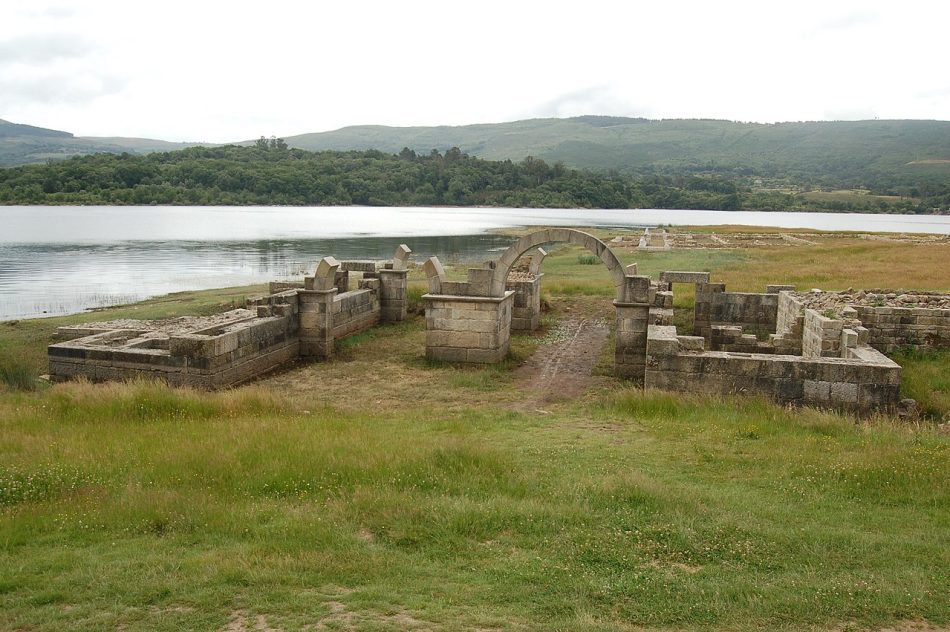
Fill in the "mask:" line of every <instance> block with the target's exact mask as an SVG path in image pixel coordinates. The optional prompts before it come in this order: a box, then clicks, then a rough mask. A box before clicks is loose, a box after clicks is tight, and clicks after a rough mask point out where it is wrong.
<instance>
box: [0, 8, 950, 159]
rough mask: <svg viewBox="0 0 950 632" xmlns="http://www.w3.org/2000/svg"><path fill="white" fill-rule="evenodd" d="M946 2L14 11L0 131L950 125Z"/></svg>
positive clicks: (7, 18)
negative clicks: (633, 119)
mask: <svg viewBox="0 0 950 632" xmlns="http://www.w3.org/2000/svg"><path fill="white" fill-rule="evenodd" d="M948 7H950V3H948V2H946V1H945V0H925V1H917V0H902V1H895V0H889V1H887V2H878V1H876V0H863V1H850V0H848V1H837V0H824V1H822V2H812V1H811V0H795V1H788V0H786V1H783V2H778V1H769V0H759V1H757V2H729V1H728V0H717V1H713V0H706V1H699V2H677V1H675V0H666V1H664V0H657V1H654V2H623V1H622V0H613V1H611V2H602V1H600V0H586V1H583V2H578V1H576V0H575V1H572V2H556V1H547V2H518V1H517V0H505V1H499V2H496V1H494V0H478V1H477V2H464V3H463V2H452V1H451V0H440V1H434V2H416V1H413V0H390V1H388V2H369V1H365V2H364V1H359V0H348V1H338V2H317V1H309V2H304V1H300V2H290V1H283V0H267V1H262V0H255V1H253V2H242V1H231V2H224V1H222V2H210V1H209V2H205V1H202V0H188V1H186V2H184V1H179V0H162V1H161V2H138V1H132V0H122V1H110V0H102V1H99V2H96V1H92V0H73V1H69V2H63V1H60V2H53V1H46V0H25V1H20V0H0V118H3V119H6V120H9V121H13V122H17V123H28V124H31V125H39V126H42V127H52V128H56V129H63V130H67V131H70V132H73V133H75V134H77V135H83V136H104V135H110V136H112V135H114V136H142V137H150V138H161V139H166V140H188V141H202V140H203V141H209V142H225V141H232V140H242V139H249V138H256V137H258V136H261V135H265V136H271V135H276V136H290V135H294V134H300V133H304V132H315V131H325V130H331V129H336V128H339V127H343V126H346V125H360V124H383V125H464V124H468V123H493V122H502V121H511V120H517V119H523V118H533V117H549V116H557V117H565V116H574V115H579V114H613V115H624V116H645V117H649V118H683V117H690V118H698V117H701V118H722V119H731V120H739V121H761V122H774V121H798V120H827V119H866V118H874V117H878V118H929V119H941V120H947V119H950V64H948V61H950V47H948V41H950V8H948Z"/></svg>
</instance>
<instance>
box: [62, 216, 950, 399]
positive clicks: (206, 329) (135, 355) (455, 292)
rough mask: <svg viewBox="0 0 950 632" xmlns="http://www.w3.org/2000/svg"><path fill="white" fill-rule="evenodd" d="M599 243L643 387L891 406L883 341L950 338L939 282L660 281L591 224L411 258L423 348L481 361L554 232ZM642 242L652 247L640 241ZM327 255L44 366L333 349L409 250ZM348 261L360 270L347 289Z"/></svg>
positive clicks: (531, 295) (161, 367) (494, 356)
mask: <svg viewBox="0 0 950 632" xmlns="http://www.w3.org/2000/svg"><path fill="white" fill-rule="evenodd" d="M559 242H561V243H570V244H575V245H579V246H581V247H583V248H586V249H587V250H589V251H590V252H592V253H593V254H595V255H596V256H597V257H598V258H600V260H601V261H602V262H603V263H604V265H605V266H606V268H607V270H608V273H609V274H610V275H611V277H612V279H613V282H614V287H615V290H616V297H615V300H614V301H613V305H614V308H615V309H616V326H615V335H614V338H615V345H616V346H615V350H614V351H615V353H614V357H615V369H614V370H615V374H616V375H617V376H619V377H623V378H626V379H628V380H631V381H632V382H634V383H635V384H638V385H642V386H645V387H648V388H660V389H665V390H673V391H685V392H690V393H713V394H723V395H728V394H734V393H752V394H761V395H765V396H767V397H770V398H771V399H773V400H775V401H778V402H781V403H789V404H807V405H816V406H821V407H833V408H839V409H846V410H852V411H855V412H859V413H866V412H868V411H872V410H886V411H893V410H896V409H898V408H899V407H900V406H901V400H900V383H901V367H900V366H899V365H898V364H897V363H895V362H894V361H893V360H891V359H890V358H888V357H887V356H885V355H884V353H891V352H893V351H896V350H901V349H945V348H950V295H945V294H937V293H920V292H903V291H889V290H867V291H857V292H856V291H852V290H849V291H847V292H822V291H820V290H811V291H809V292H796V291H795V288H794V287H792V286H786V285H770V286H768V287H767V288H766V289H765V291H764V292H762V293H755V292H728V291H726V287H725V285H724V284H722V283H713V282H712V281H711V280H710V274H709V272H692V271H667V272H663V273H661V274H660V276H659V278H658V279H657V280H656V281H653V280H651V279H650V277H648V276H642V275H638V274H637V265H636V264H632V265H630V266H627V267H626V268H625V267H624V266H623V265H622V264H621V263H620V260H619V259H618V258H617V257H616V255H615V254H614V253H613V252H612V251H611V250H610V249H609V248H608V247H607V246H606V244H604V243H603V242H602V241H600V240H599V239H597V238H595V237H593V236H591V235H588V234H586V233H583V232H581V231H577V230H572V229H566V228H556V229H547V230H542V231H538V232H535V233H531V234H529V235H526V236H524V237H522V238H521V239H519V240H518V241H517V242H516V243H515V244H513V245H512V246H511V247H510V248H508V250H506V251H505V252H504V253H503V254H502V255H501V256H500V257H499V258H498V259H497V260H493V261H489V262H487V263H486V264H485V265H484V266H482V267H478V268H471V269H469V270H468V276H467V280H466V281H449V280H448V278H447V276H446V274H445V271H444V269H443V267H442V265H441V263H440V262H439V260H438V258H436V257H431V258H430V259H428V260H427V261H426V262H425V265H424V266H423V269H424V272H425V274H426V277H427V282H428V288H429V292H428V293H427V294H425V295H424V296H423V299H424V301H425V325H426V350H425V353H426V357H427V358H429V359H432V360H439V361H446V362H453V363H472V364H490V363H496V362H500V361H502V360H503V359H505V357H507V355H508V351H509V345H510V336H511V331H512V330H514V331H533V330H535V329H537V328H538V327H539V326H540V315H541V301H540V296H541V294H540V288H541V279H542V277H543V274H542V273H541V263H542V261H543V260H544V257H545V255H546V252H545V251H544V250H543V249H542V248H541V247H540V246H542V245H546V244H550V243H559ZM650 247H652V246H650ZM409 254H410V250H409V248H408V247H406V246H400V248H399V249H398V250H397V251H396V254H395V257H394V259H393V261H392V262H375V261H342V262H340V261H337V260H336V259H334V258H332V257H325V258H324V259H322V260H321V261H320V263H319V264H318V265H317V267H316V270H315V272H314V275H313V276H308V277H306V278H305V279H304V281H303V282H302V283H272V284H271V287H270V291H271V293H270V295H269V296H266V297H263V298H260V299H256V300H254V301H252V302H251V303H250V305H249V307H250V309H239V310H232V311H229V312H225V313H224V314H219V315H217V316H213V317H206V318H183V319H175V320H172V321H165V322H161V323H150V322H148V321H112V322H109V323H92V324H87V325H82V326H77V327H63V328H60V330H59V331H60V335H61V337H63V338H65V339H67V340H66V341H65V342H59V343H57V344H53V345H50V347H49V365H50V375H51V377H52V378H53V379H56V380H64V379H68V378H71V377H79V376H82V377H86V378H88V379H91V380H95V381H102V380H112V379H126V378H132V377H157V378H160V379H163V380H165V381H166V382H168V383H169V384H172V385H189V386H196V387H201V388H220V387H226V386H231V385H235V384H240V383H242V382H246V381H248V380H251V379H254V378H255V377H258V376H260V375H261V374H263V373H265V372H267V371H270V370H272V369H274V368H276V367H278V366H281V365H282V364H284V363H286V362H288V361H291V360H294V359H296V358H298V357H302V358H315V359H326V358H329V357H332V355H333V350H334V343H335V341H336V340H339V339H341V338H343V337H345V336H348V335H352V334H354V333H357V332H360V331H364V330H366V329H367V328H369V327H373V326H375V325H377V324H379V323H391V322H399V321H402V320H404V319H405V318H406V310H407V299H406V297H407V278H406V277H407V272H408V271H407V261H408V256H409ZM351 275H358V277H359V278H358V279H356V289H353V290H350V289H349V288H350V286H351V285H352V283H351V278H350V276H351ZM684 284H685V285H688V286H691V287H692V291H693V292H694V293H695V307H694V312H693V328H692V331H690V332H686V333H680V332H678V331H677V329H676V327H675V326H674V325H673V292H674V287H675V286H682V285H684Z"/></svg>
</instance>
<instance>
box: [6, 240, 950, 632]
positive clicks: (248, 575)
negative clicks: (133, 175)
mask: <svg viewBox="0 0 950 632" xmlns="http://www.w3.org/2000/svg"><path fill="white" fill-rule="evenodd" d="M862 243H869V244H870V248H869V249H867V250H860V249H854V248H852V245H861V244H846V243H842V244H840V247H838V248H833V247H830V246H816V247H804V248H796V249H794V250H792V249H789V250H745V251H711V252H709V251H707V252H703V251H687V252H678V251H673V252H657V253H648V254H645V253H633V252H621V255H622V258H624V260H625V262H630V261H633V260H636V261H638V263H639V264H640V269H641V270H642V271H644V272H645V273H649V274H655V273H656V272H658V271H660V270H663V269H707V268H708V269H711V270H712V271H713V276H714V278H716V279H717V280H724V281H726V282H727V283H728V284H729V286H730V287H731V288H735V289H760V288H762V287H764V285H765V284H766V283H768V282H785V280H786V279H787V278H796V279H801V281H799V282H800V283H801V284H802V285H808V286H809V287H810V286H812V285H820V286H823V287H827V288H836V287H838V288H844V287H848V286H855V287H859V286H862V285H894V284H893V283H888V282H886V279H883V278H882V276H877V275H879V274H880V275H883V271H881V272H877V271H875V270H877V265H878V264H877V263H876V261H877V260H878V259H879V258H881V257H885V256H889V257H891V258H892V261H891V265H892V266H893V267H895V268H896V269H900V270H902V271H903V272H902V274H903V275H904V276H903V277H902V280H903V281H904V283H903V285H905V286H907V287H915V286H921V287H930V286H928V283H933V284H935V285H937V287H933V289H944V290H947V289H950V287H939V285H940V284H941V283H943V284H946V281H944V280H942V279H940V278H937V277H934V276H932V274H933V273H932V270H931V266H933V265H934V263H935V262H936V263H938V264H940V263H941V262H942V265H943V267H944V268H945V267H946V263H947V262H950V252H948V251H947V249H946V247H943V246H939V247H938V246H932V247H931V246H905V247H904V248H903V250H901V251H897V250H893V249H891V247H892V246H893V244H888V243H884V242H880V243H878V242H862ZM928 248H943V250H939V251H937V250H928ZM792 252H795V253H798V257H797V259H796V260H795V263H794V265H793V262H792V260H791V259H786V257H790V256H791V253H792ZM579 255H583V253H582V252H581V251H576V250H571V249H564V250H558V251H557V252H555V253H554V254H552V255H551V256H550V257H549V259H548V260H546V261H545V266H544V268H545V272H546V276H545V279H544V281H543V288H544V293H545V295H546V297H547V299H548V301H549V302H550V304H551V306H552V311H551V312H549V313H548V314H546V315H545V322H546V323H547V324H548V325H549V326H550V325H551V324H552V323H554V322H556V321H557V320H559V319H565V318H569V317H571V315H572V314H574V313H577V312H582V313H584V314H596V313H598V312H597V310H600V313H602V314H603V315H604V316H606V317H609V316H610V314H611V309H612V307H611V305H610V300H609V299H610V297H611V295H612V286H611V284H610V280H609V278H608V275H607V273H606V271H605V270H604V269H603V266H599V265H587V264H585V263H583V262H582V260H581V259H580V258H579ZM822 262H823V263H822ZM852 266H854V267H852ZM825 270H828V271H830V272H827V273H826V272H825ZM850 270H856V271H857V272H854V273H852V272H850ZM865 272H866V273H867V277H866V278H867V279H868V280H867V282H863V281H862V278H865V277H862V276H858V275H864V274H865ZM824 274H830V277H829V278H828V279H827V280H826V281H823V282H822V281H818V280H816V279H817V276H818V275H824ZM781 275H785V276H781ZM776 276H779V277H780V278H776ZM882 280H883V281H884V282H882ZM412 282H413V284H414V285H413V287H414V290H413V293H414V294H415V295H418V294H419V292H420V291H421V283H422V280H421V278H420V277H414V278H413V281H412ZM736 286H738V287H736ZM254 293H255V289H254V288H250V289H236V290H228V291H215V292H207V293H190V294H184V295H178V296H173V297H168V298H165V299H159V300H156V301H150V302H147V303H143V304H140V305H138V306H129V307H124V308H117V309H115V310H109V311H107V312H104V313H98V314H92V315H81V316H75V317H67V318H63V319H44V320H35V321H20V322H19V323H17V324H15V325H8V324H0V345H2V346H0V357H3V358H7V357H9V356H11V355H13V354H18V355H19V356H20V357H22V358H23V362H24V363H26V365H28V367H29V369H28V372H29V375H30V376H32V375H35V374H36V372H37V371H41V370H42V358H43V354H44V353H45V344H46V342H47V340H48V337H49V335H50V334H51V332H52V331H53V328H54V327H55V326H56V325H57V324H62V323H64V322H78V321H82V320H101V319H104V318H114V317H120V316H121V317H128V316H130V315H133V316H135V317H146V318H155V317H159V316H168V315H176V314H185V313H203V312H207V311H216V310H217V309H218V308H219V307H228V306H230V305H231V302H232V301H238V300H240V299H241V297H243V296H244V295H247V294H254ZM549 331H550V330H546V331H542V332H540V333H539V334H537V335H533V336H528V335H519V336H516V337H515V339H514V353H513V358H512V360H511V361H509V363H507V364H506V365H503V366H499V367H488V368H457V367H452V366H446V365H438V364H431V363H427V362H425V360H424V358H423V357H422V356H423V350H424V335H425V333H424V324H423V323H422V321H421V319H420V318H418V317H416V318H414V319H411V320H410V321H409V322H406V323H403V324H401V325H398V326H387V327H381V328H378V329H375V330H373V331H371V332H368V333H366V334H363V335H360V336H357V337H354V338H353V339H350V340H348V341H347V342H346V343H345V344H344V345H342V347H341V352H340V354H339V357H338V358H337V359H335V360H333V361H331V362H326V363H314V364H301V365H299V366H296V367H293V368H290V369H288V370H286V371H282V372H280V373H277V374H275V375H272V376H269V377H267V378H265V379H263V380H261V381H259V382H258V383H256V384H254V385H250V386H246V387H242V388H238V389H233V390H229V391H226V392H219V393H199V392H193V391H188V390H174V389H168V388H165V387H164V386H161V385H156V384H148V383H133V384H107V385H91V384H85V383H72V384H60V385H56V386H53V387H43V386H41V387H40V388H39V389H38V390H35V391H24V390H19V389H15V388H12V387H10V386H4V385H0V569H3V570H2V572H0V629H30V630H107V629H108V630H114V629H119V628H121V629H124V630H179V629H202V630H206V629H207V630H217V629H232V630H251V629H265V630H266V629H282V630H298V629H316V630H321V629H323V630H346V629H358V630H364V629H365V630H407V629H408V630H413V629H416V630H509V629H511V630H542V629H545V630H546V629H560V630H637V629H644V628H646V629H709V628H713V629H728V630H759V629H776V630H802V629H804V630H863V629H874V630H880V629H882V628H883V627H885V626H891V627H896V629H902V628H900V626H909V625H911V624H912V623H914V622H921V621H926V622H929V623H930V624H932V625H935V626H947V625H950V602H948V600H947V598H946V597H947V595H948V594H950V485H948V483H947V481H948V480H950V436H948V435H947V434H944V433H942V432H941V431H940V430H939V429H938V427H937V425H936V423H935V422H934V421H928V420H924V421H922V422H920V423H906V422H901V421H897V420H894V419H889V418H887V417H874V418H871V419H863V420H857V419H854V418H852V417H849V416H845V415H839V414H836V413H831V412H823V411H816V410H811V409H784V408H781V407H778V406H775V405H773V404H771V403H768V402H765V401H763V400H760V399H754V398H743V397H736V398H728V399H720V398H700V397H693V396H690V395H683V394H676V395H672V394H667V393H662V392H647V393H643V392H641V391H638V390H635V389H631V388H629V387H628V386H627V385H625V384H623V383H622V382H618V381H615V380H613V379H612V378H600V379H597V380H595V381H593V382H592V383H591V385H590V387H589V388H588V389H587V390H586V391H585V392H584V393H582V395H581V396H580V397H577V398H570V399H568V398H563V399H560V400H556V401H553V402H549V403H548V404H546V405H545V406H544V409H543V410H542V409H538V408H533V407H529V408H526V407H524V406H522V405H521V403H522V401H523V397H524V391H523V384H522V383H521V381H520V378H519V374H518V372H517V370H516V368H517V366H518V364H519V363H520V361H521V360H523V359H524V358H526V357H528V356H529V355H530V354H531V353H532V351H533V350H534V349H535V348H536V346H537V345H538V344H539V343H540V342H541V341H543V340H544V338H545V336H546V335H548V334H549ZM948 358H950V354H946V353H943V354H906V356H902V357H901V358H900V359H901V362H902V363H905V389H906V390H907V392H908V393H910V394H911V396H915V397H917V398H918V399H919V400H920V401H922V402H923V403H925V405H926V406H927V407H928V410H930V411H931V414H932V415H934V416H935V417H939V416H942V415H944V414H947V413H950V384H948V383H947V381H946V376H947V375H948V373H950V371H948V370H947V369H948V365H947V361H948ZM229 626H230V627H229ZM906 629H911V628H906Z"/></svg>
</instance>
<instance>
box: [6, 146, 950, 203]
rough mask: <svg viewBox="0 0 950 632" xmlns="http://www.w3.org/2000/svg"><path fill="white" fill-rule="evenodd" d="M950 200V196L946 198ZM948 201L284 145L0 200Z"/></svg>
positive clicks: (95, 174) (449, 155) (14, 187)
mask: <svg viewBox="0 0 950 632" xmlns="http://www.w3.org/2000/svg"><path fill="white" fill-rule="evenodd" d="M945 201H947V202H950V198H948V199H947V200H945ZM938 202H939V200H936V199H933V200H926V201H921V200H916V199H893V200H890V199H883V198H876V197H874V196H856V197H854V198H853V199H848V200H847V201H842V200H838V199H813V198H809V197H806V196H802V195H791V194H787V193H781V192H775V191H772V192H757V191H754V190H752V189H750V188H748V187H744V186H741V185H739V184H737V183H736V181H735V179H733V178H730V177H725V176H722V175H717V174H702V175H688V176H675V177H674V176H666V175H652V176H641V177H632V176H627V175H620V174H617V173H613V174H605V173H596V172H590V171H580V170H575V169H569V168H567V167H565V166H564V165H563V164H560V163H555V164H553V165H552V164H548V163H547V162H545V161H543V160H540V159H537V158H532V157H528V158H525V159H524V160H522V161H520V162H512V161H510V160H504V161H490V160H482V159H479V158H474V157H471V156H469V155H467V154H465V153H464V152H462V151H460V150H459V149H458V148H450V149H449V150H448V151H446V152H445V153H444V154H443V153H441V152H439V151H437V150H432V151H430V152H428V153H425V154H417V153H416V152H415V151H413V150H411V149H408V148H405V149H403V150H402V151H401V152H400V153H399V154H385V153H383V152H380V151H375V150H370V151H349V152H334V151H325V152H309V151H304V150H301V149H290V148H288V147H287V145H286V143H284V142H283V140H280V139H272V140H271V141H269V142H268V141H266V140H264V139H263V138H262V139H260V140H259V141H258V142H257V143H256V144H255V145H254V146H251V147H241V146H235V145H228V146H224V147H192V148H189V149H184V150H180V151H174V152H166V153H153V154H148V155H132V154H118V155H116V154H98V155H94V156H84V157H77V158H72V159H69V160H65V161H59V162H50V163H48V164H45V165H25V166H20V167H14V168H9V169H0V204H193V205H198V204H200V205H209V204H226V205H245V204H288V205H351V204H354V205H386V206H406V205H457V206H471V205H487V206H512V207H564V208H695V209H724V210H736V209H740V208H750V209H769V210H772V209H774V210H843V211H846V210H861V211H871V212H918V213H922V212H931V209H932V206H931V205H932V204H935V203H938Z"/></svg>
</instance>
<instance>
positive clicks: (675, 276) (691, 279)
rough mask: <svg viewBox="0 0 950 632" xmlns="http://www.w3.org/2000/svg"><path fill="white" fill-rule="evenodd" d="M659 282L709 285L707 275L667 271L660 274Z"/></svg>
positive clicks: (704, 273) (706, 273)
mask: <svg viewBox="0 0 950 632" xmlns="http://www.w3.org/2000/svg"><path fill="white" fill-rule="evenodd" d="M660 281H662V282H663V283H709V273H708V272H686V271H679V270H668V271H666V272H661V273H660Z"/></svg>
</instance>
